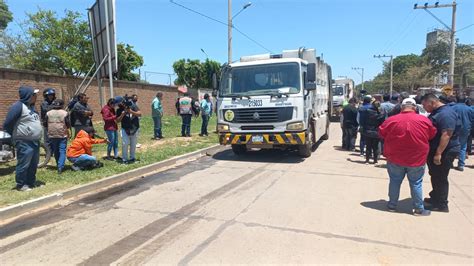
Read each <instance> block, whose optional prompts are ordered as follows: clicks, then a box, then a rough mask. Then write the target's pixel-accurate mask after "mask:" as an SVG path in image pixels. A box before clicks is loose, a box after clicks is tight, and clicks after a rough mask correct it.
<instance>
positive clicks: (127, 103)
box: [123, 94, 133, 108]
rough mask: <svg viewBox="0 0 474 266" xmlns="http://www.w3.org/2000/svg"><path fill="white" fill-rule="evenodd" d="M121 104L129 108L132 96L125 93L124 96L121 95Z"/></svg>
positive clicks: (131, 103)
mask: <svg viewBox="0 0 474 266" xmlns="http://www.w3.org/2000/svg"><path fill="white" fill-rule="evenodd" d="M123 105H124V106H125V107H126V108H131V107H132V106H133V99H132V97H130V96H128V95H127V94H125V96H123Z"/></svg>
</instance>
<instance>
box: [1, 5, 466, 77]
mask: <svg viewBox="0 0 474 266" xmlns="http://www.w3.org/2000/svg"><path fill="white" fill-rule="evenodd" d="M425 1H426V0H425ZM425 1H421V2H416V0H352V1H351V0H253V1H252V5H251V6H250V7H248V8H247V9H245V10H243V11H242V12H241V13H240V14H238V15H237V16H236V17H235V18H234V20H233V24H234V26H235V27H236V28H237V29H239V30H240V31H241V32H243V33H244V34H245V35H246V36H248V37H250V39H252V40H253V41H252V40H250V39H249V38H247V37H246V36H244V35H242V34H240V33H239V32H237V31H235V30H234V31H233V42H232V46H233V50H232V53H233V60H238V59H239V58H240V57H241V56H245V55H254V54H264V53H268V52H269V51H271V53H275V54H278V53H281V52H282V51H283V50H289V49H298V48H299V47H302V46H303V47H306V48H315V49H316V51H317V54H318V55H321V56H322V57H323V58H324V60H325V61H326V62H327V63H329V64H330V65H331V66H332V71H333V77H334V78H337V77H339V76H341V77H342V76H344V77H345V76H347V77H350V78H352V79H354V80H355V81H356V83H360V82H361V76H360V72H359V73H357V72H356V71H354V70H352V67H360V68H364V80H370V79H372V78H373V77H374V76H375V75H377V74H378V73H380V72H381V71H382V67H383V64H382V61H381V60H380V59H377V58H374V57H373V56H374V55H379V54H380V55H382V54H385V55H394V56H398V55H404V54H411V53H414V54H421V52H422V50H423V48H424V47H425V43H426V34H427V33H428V32H430V31H432V30H433V29H435V28H443V27H444V26H443V25H442V24H441V23H439V22H438V21H436V20H435V19H434V18H433V17H431V16H430V15H429V14H428V13H427V12H425V11H424V10H415V9H413V4H415V3H418V4H419V5H423V4H424V3H425ZM436 1H438V0H433V1H431V2H428V3H429V4H434V3H435V2H436ZM6 2H7V4H8V6H9V8H10V11H11V12H12V13H13V17H14V22H12V23H10V24H9V26H8V28H7V30H9V31H10V32H18V31H19V27H18V23H19V22H21V21H24V20H25V19H26V13H34V12H36V11H37V10H38V8H41V9H48V10H54V11H56V12H57V14H58V15H59V16H62V15H63V14H64V10H66V9H69V10H74V11H78V12H81V13H82V14H84V19H87V14H86V9H87V8H89V7H91V6H92V4H93V3H94V2H95V1H94V0H6ZM174 2H176V3H179V4H181V5H184V6H186V7H188V8H190V9H192V10H195V11H198V12H200V13H202V14H205V15H207V16H209V17H211V18H213V19H215V20H218V21H221V22H223V23H224V24H226V21H227V5H228V1H226V0H199V1H198V0H174ZM439 2H440V4H448V3H451V1H449V0H445V1H441V0H440V1H439ZM247 3H248V1H247V0H233V1H232V10H233V15H235V14H237V12H238V11H239V10H241V9H242V7H243V6H244V5H245V4H247ZM457 3H458V5H457V16H456V18H457V19H456V28H457V29H462V28H464V27H467V26H469V25H472V24H474V1H473V0H458V1H457ZM431 11H432V12H433V13H434V14H435V15H436V16H438V17H439V18H440V19H441V20H442V21H444V23H446V24H447V25H448V26H451V13H452V11H451V8H438V9H431ZM116 20H117V21H116V28H117V36H116V38H117V41H118V42H124V43H127V44H130V45H132V46H134V49H135V50H136V51H137V52H138V53H139V54H140V55H142V56H143V57H144V61H145V65H144V66H143V67H142V68H141V71H140V72H141V75H142V79H145V74H146V79H147V80H148V81H149V82H152V83H159V84H169V76H168V75H164V74H155V73H151V72H160V73H173V68H172V65H173V62H175V61H176V60H179V59H181V58H190V59H199V60H202V61H204V60H205V59H206V58H207V56H209V59H212V60H216V61H218V62H220V63H224V62H226V61H227V26H226V25H224V24H221V23H219V22H216V21H214V20H211V19H209V18H206V17H204V16H201V15H198V14H196V13H193V12H191V11H188V10H186V9H184V8H182V7H180V6H178V5H175V4H173V3H171V2H170V1H169V0H116ZM456 37H457V38H458V39H459V41H460V42H461V43H465V44H473V43H474V26H472V27H468V28H467V29H464V30H462V31H460V32H457V34H456ZM201 49H202V50H204V52H203V51H202V50H201ZM206 54H207V55H206Z"/></svg>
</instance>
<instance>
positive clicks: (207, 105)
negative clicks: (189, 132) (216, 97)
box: [199, 93, 211, 137]
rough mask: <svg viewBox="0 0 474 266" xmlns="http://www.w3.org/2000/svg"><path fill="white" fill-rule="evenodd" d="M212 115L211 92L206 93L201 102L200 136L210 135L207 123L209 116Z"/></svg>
mask: <svg viewBox="0 0 474 266" xmlns="http://www.w3.org/2000/svg"><path fill="white" fill-rule="evenodd" d="M210 117H211V101H210V99H209V94H207V93H206V94H204V100H203V101H202V102H201V118H202V125H201V134H199V136H201V137H203V136H208V135H209V133H208V132H207V125H208V124H209V118H210Z"/></svg>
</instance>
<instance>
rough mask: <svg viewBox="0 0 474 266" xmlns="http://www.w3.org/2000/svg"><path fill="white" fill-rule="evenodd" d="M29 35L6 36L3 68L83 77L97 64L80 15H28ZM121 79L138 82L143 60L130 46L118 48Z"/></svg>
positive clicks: (87, 26) (74, 13)
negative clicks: (138, 73)
mask: <svg viewBox="0 0 474 266" xmlns="http://www.w3.org/2000/svg"><path fill="white" fill-rule="evenodd" d="M23 28H24V29H25V35H23V36H22V35H20V36H5V38H4V40H3V42H2V45H0V50H1V51H0V52H2V54H5V55H6V58H5V60H4V62H2V61H0V64H1V65H0V66H8V67H14V68H20V69H28V70H35V71H45V72H51V73H57V74H62V75H72V76H83V75H85V74H86V73H87V71H88V70H89V68H90V67H91V66H92V64H93V63H94V60H93V52H92V41H91V37H90V28H89V24H88V22H87V21H85V20H84V19H83V18H82V15H81V14H80V13H78V12H73V11H69V10H66V11H65V15H64V17H63V18H58V16H57V14H56V13H55V12H53V11H50V10H41V9H40V10H38V12H36V13H35V14H28V20H27V21H26V22H24V26H23ZM117 52H118V65H119V69H118V71H119V73H118V75H117V76H118V78H119V79H125V80H131V81H137V80H138V79H139V77H138V75H137V74H134V73H132V72H131V71H133V70H134V69H136V68H138V67H140V66H142V65H143V57H141V56H140V55H138V54H137V53H136V52H135V51H134V50H133V47H132V46H130V45H128V44H122V43H120V44H118V45H117Z"/></svg>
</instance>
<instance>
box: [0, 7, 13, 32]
mask: <svg viewBox="0 0 474 266" xmlns="http://www.w3.org/2000/svg"><path fill="white" fill-rule="evenodd" d="M12 20H13V15H12V12H10V10H9V9H8V6H7V3H5V1H4V0H0V31H3V30H4V29H6V28H7V25H8V23H10V22H11V21H12Z"/></svg>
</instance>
